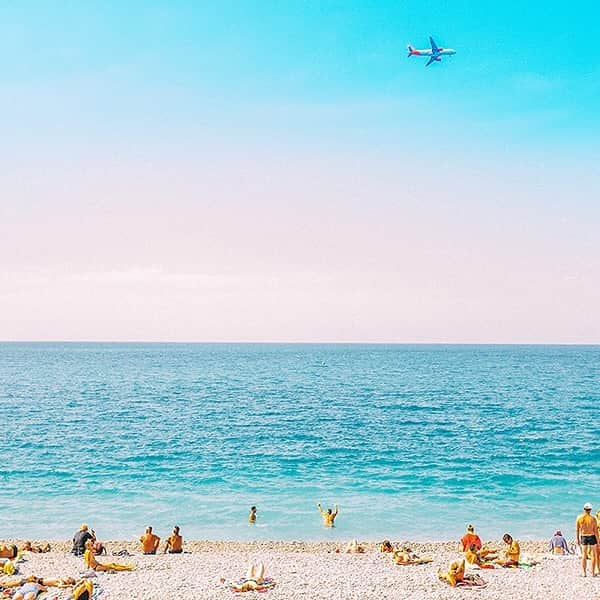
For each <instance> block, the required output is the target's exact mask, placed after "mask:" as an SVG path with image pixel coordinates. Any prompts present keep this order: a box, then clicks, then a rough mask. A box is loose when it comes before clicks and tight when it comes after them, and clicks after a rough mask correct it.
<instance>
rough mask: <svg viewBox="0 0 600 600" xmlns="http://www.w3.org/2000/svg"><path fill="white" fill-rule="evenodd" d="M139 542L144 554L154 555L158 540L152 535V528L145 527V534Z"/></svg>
mask: <svg viewBox="0 0 600 600" xmlns="http://www.w3.org/2000/svg"><path fill="white" fill-rule="evenodd" d="M140 542H141V544H142V552H143V553H144V554H156V550H157V549H158V545H159V544H160V538H159V537H158V536H157V535H155V534H154V533H152V527H146V533H145V534H144V535H143V536H142V537H140Z"/></svg>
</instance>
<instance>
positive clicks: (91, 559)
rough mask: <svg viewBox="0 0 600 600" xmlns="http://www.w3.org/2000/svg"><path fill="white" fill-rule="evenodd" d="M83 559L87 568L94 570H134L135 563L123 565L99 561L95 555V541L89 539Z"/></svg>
mask: <svg viewBox="0 0 600 600" xmlns="http://www.w3.org/2000/svg"><path fill="white" fill-rule="evenodd" d="M83 561H84V563H85V566H86V569H92V570H94V571H108V572H110V571H133V569H134V568H135V565H132V564H129V565H121V564H119V563H99V562H98V561H97V560H96V556H95V555H94V543H93V542H92V540H88V541H87V542H86V543H85V552H84V553H83Z"/></svg>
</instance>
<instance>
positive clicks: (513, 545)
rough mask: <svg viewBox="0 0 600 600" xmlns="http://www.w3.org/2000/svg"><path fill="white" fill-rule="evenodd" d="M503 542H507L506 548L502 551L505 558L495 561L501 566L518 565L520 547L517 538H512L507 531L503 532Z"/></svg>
mask: <svg viewBox="0 0 600 600" xmlns="http://www.w3.org/2000/svg"><path fill="white" fill-rule="evenodd" d="M502 539H503V540H504V543H505V544H508V550H506V551H505V552H504V556H505V558H503V559H502V558H499V559H497V560H496V561H495V562H496V564H498V565H502V566H503V567H518V566H519V558H520V557H521V547H520V546H519V542H517V540H513V538H512V536H511V535H510V534H509V533H505V534H504V535H503V536H502Z"/></svg>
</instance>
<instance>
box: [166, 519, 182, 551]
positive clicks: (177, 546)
mask: <svg viewBox="0 0 600 600" xmlns="http://www.w3.org/2000/svg"><path fill="white" fill-rule="evenodd" d="M167 552H168V553H169V554H181V553H182V552H183V537H181V536H180V535H179V525H175V527H173V535H171V536H169V537H168V538H167V541H166V542H165V554H167Z"/></svg>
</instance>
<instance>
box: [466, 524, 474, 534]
mask: <svg viewBox="0 0 600 600" xmlns="http://www.w3.org/2000/svg"><path fill="white" fill-rule="evenodd" d="M467 531H468V532H469V533H473V532H474V531H475V527H473V525H471V523H469V524H468V525H467Z"/></svg>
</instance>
